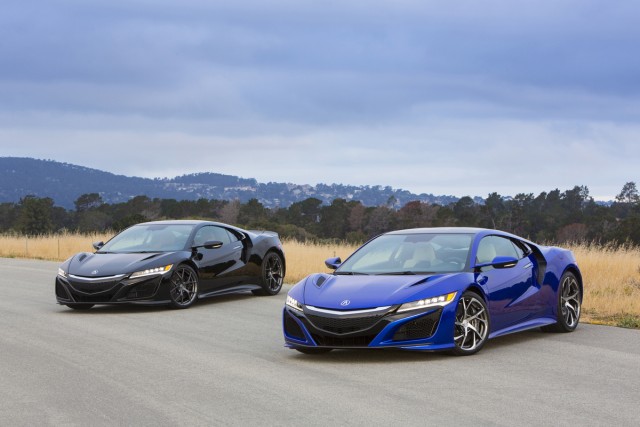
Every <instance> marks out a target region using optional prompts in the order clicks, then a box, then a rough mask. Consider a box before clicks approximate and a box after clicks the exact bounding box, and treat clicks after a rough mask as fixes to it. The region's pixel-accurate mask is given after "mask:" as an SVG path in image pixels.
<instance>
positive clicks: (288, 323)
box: [284, 313, 304, 340]
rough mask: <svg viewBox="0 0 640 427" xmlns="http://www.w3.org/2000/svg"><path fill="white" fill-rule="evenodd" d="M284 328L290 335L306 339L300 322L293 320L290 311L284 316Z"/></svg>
mask: <svg viewBox="0 0 640 427" xmlns="http://www.w3.org/2000/svg"><path fill="white" fill-rule="evenodd" d="M284 330H285V333H286V334H287V335H288V336H290V337H293V338H298V339H301V340H304V333H303V332H302V329H301V328H300V325H298V322H296V321H295V320H293V318H291V315H290V314H288V313H287V314H285V316H284Z"/></svg>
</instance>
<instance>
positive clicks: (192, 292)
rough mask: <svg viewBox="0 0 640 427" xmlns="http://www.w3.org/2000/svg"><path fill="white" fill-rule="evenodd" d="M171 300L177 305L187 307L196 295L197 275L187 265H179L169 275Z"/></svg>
mask: <svg viewBox="0 0 640 427" xmlns="http://www.w3.org/2000/svg"><path fill="white" fill-rule="evenodd" d="M170 293H171V300H172V301H173V302H174V303H175V305H176V306H179V307H188V306H189V305H191V304H192V303H193V302H194V301H195V299H196V296H197V295H198V277H197V275H196V273H195V272H194V271H193V270H192V269H191V268H189V267H186V266H181V267H178V269H177V270H176V271H175V272H174V273H173V275H172V276H171V290H170Z"/></svg>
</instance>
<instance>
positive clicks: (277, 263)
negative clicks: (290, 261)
mask: <svg viewBox="0 0 640 427" xmlns="http://www.w3.org/2000/svg"><path fill="white" fill-rule="evenodd" d="M261 279H262V280H261V281H262V283H261V286H262V289H256V290H254V291H252V292H253V293H254V294H255V295H276V294H277V293H278V292H280V289H282V282H283V281H284V262H282V258H280V255H278V254H277V253H275V252H269V253H267V255H265V257H264V259H263V260H262V278H261Z"/></svg>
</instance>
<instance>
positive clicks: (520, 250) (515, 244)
mask: <svg viewBox="0 0 640 427" xmlns="http://www.w3.org/2000/svg"><path fill="white" fill-rule="evenodd" d="M511 243H512V244H513V247H514V248H515V250H516V253H517V254H518V257H517V258H518V259H522V258H524V257H525V256H526V254H525V252H524V250H523V248H522V247H521V246H520V244H518V242H514V241H511Z"/></svg>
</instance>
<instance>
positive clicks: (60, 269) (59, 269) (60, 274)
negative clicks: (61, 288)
mask: <svg viewBox="0 0 640 427" xmlns="http://www.w3.org/2000/svg"><path fill="white" fill-rule="evenodd" d="M58 276H60V277H62V278H64V279H66V278H67V272H66V271H64V270H63V269H62V268H60V267H58Z"/></svg>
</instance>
